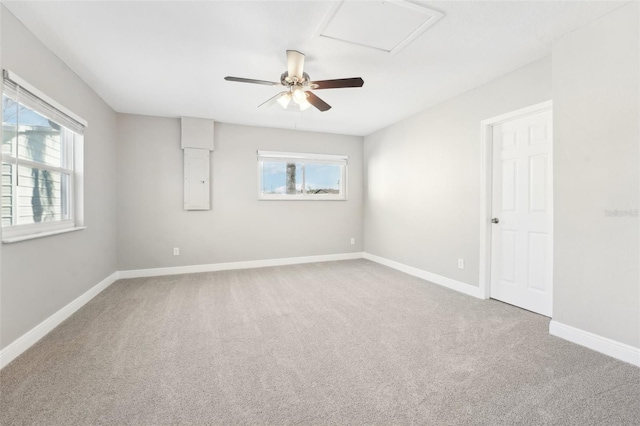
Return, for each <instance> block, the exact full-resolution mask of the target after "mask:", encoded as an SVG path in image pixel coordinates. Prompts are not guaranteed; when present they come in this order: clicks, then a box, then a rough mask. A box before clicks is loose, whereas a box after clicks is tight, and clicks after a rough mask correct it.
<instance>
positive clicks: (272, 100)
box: [258, 91, 289, 108]
mask: <svg viewBox="0 0 640 426" xmlns="http://www.w3.org/2000/svg"><path fill="white" fill-rule="evenodd" d="M288 93H289V91H284V92H280V93H278V94H277V95H275V96H273V97H271V98H269V99H267V100H266V101H264V102H263V103H261V104H260V105H258V108H260V107H263V106H264V107H269V106H271V105H274V104H275V103H276V102H278V99H280V97H281V96H283V95H286V94H288Z"/></svg>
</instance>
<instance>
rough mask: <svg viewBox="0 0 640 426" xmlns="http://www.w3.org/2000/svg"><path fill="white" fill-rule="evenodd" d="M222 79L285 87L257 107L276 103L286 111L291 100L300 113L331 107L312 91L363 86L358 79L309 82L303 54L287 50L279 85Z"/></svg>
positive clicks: (230, 79) (238, 79)
mask: <svg viewBox="0 0 640 426" xmlns="http://www.w3.org/2000/svg"><path fill="white" fill-rule="evenodd" d="M224 79H225V80H227V81H237V82H240V83H253V84H264V85H267V86H281V87H286V89H287V90H285V91H284V92H280V93H278V94H277V95H275V96H274V97H272V98H270V99H269V100H267V101H266V102H263V103H262V104H260V105H259V106H258V107H261V106H270V105H273V104H274V103H276V102H277V103H279V104H280V105H281V106H282V107H283V108H285V109H286V108H287V107H288V106H289V103H290V102H291V100H293V102H294V104H295V105H297V106H298V107H299V109H300V111H304V110H306V109H307V108H309V107H310V106H311V105H313V106H314V107H316V108H317V109H318V110H320V111H322V112H324V111H328V110H329V109H331V105H329V104H328V103H326V102H325V101H323V100H322V99H320V98H319V97H317V96H316V95H315V94H314V93H313V92H312V90H321V89H342V88H345V87H362V85H363V84H364V80H362V78H360V77H355V78H339V79H335V80H321V81H311V79H310V78H309V74H307V73H306V72H304V54H302V53H300V52H298V51H297V50H287V71H285V72H284V73H283V74H282V75H281V76H280V82H279V83H278V82H275V81H266V80H253V79H250V78H241V77H225V78H224Z"/></svg>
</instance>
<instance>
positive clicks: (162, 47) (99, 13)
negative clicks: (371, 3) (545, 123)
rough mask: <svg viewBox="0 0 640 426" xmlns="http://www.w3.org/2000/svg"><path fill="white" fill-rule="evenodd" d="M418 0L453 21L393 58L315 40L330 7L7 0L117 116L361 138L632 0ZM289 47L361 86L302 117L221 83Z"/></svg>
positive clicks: (255, 90) (278, 68) (264, 76)
mask: <svg viewBox="0 0 640 426" xmlns="http://www.w3.org/2000/svg"><path fill="white" fill-rule="evenodd" d="M413 3H417V4H421V5H423V6H426V7H428V8H431V9H434V10H436V11H440V12H442V13H444V17H443V18H442V19H441V20H440V21H438V22H437V23H436V24H435V25H434V26H433V27H431V28H430V29H428V30H427V31H426V32H425V33H424V34H422V35H421V36H419V37H418V38H417V39H416V40H414V41H413V42H412V43H410V44H409V45H408V46H406V47H405V48H403V49H402V50H401V51H400V52H398V53H397V54H395V55H390V54H389V53H387V52H383V51H380V50H375V49H370V48H365V47H359V46H356V45H353V44H349V43H345V42H341V41H337V40H332V39H328V38H325V37H318V36H316V35H315V33H316V31H317V29H318V27H319V26H320V25H321V24H322V22H323V19H324V17H325V15H326V14H327V12H328V11H329V10H330V9H331V7H332V5H333V2H330V1H275V2H274V1H235V2H233V1H227V2H223V1H209V2H204V1H199V2H191V1H165V2H156V1H128V2H124V1H122V2H119V1H69V2H58V1H44V2H43V1H35V2H31V1H18V2H11V1H3V4H4V5H5V6H6V7H7V8H8V9H9V10H10V11H11V12H12V13H13V14H14V15H15V16H16V17H17V18H18V19H20V20H21V21H22V22H23V23H24V24H25V25H26V26H27V27H28V28H29V29H30V30H31V31H32V32H33V33H34V34H35V35H36V36H37V37H38V38H39V39H40V40H42V41H43V43H44V44H46V45H47V46H48V47H49V49H51V50H52V51H53V52H54V53H55V54H56V55H58V56H59V57H60V58H61V59H62V60H63V61H64V62H65V63H67V64H68V65H69V67H71V68H72V69H73V70H74V71H75V72H76V73H77V74H78V75H79V76H80V77H81V78H82V79H83V80H84V81H86V82H87V83H88V84H89V85H90V86H91V87H92V88H93V89H94V90H95V91H96V92H97V93H98V94H99V95H100V96H101V97H102V98H103V99H104V100H105V101H106V102H107V103H108V104H109V105H110V106H111V107H113V108H114V109H115V110H116V111H118V112H122V113H132V114H144V115H156V116H164V117H180V116H193V117H203V118H212V119H214V120H216V121H222V122H227V123H238V124H249V125H257V126H267V127H282V128H297V129H302V130H314V131H322V132H330V133H344V134H352V135H367V134H369V133H372V132H374V131H376V130H378V129H380V128H383V127H385V126H387V125H389V124H392V123H394V122H397V121H399V120H401V119H403V118H405V117H408V116H410V115H413V114H415V113H417V112H419V111H421V110H423V109H426V108H428V107H430V106H433V105H435V104H438V103H440V102H442V101H444V100H446V99H449V98H451V97H453V96H455V95H458V94H460V93H463V92H465V91H467V90H470V89H472V88H474V87H477V86H479V85H481V84H483V83H485V82H488V81H490V80H492V79H494V78H496V77H499V76H501V75H504V74H506V73H508V72H510V71H512V70H515V69H517V68H519V67H521V66H523V65H526V64H528V63H531V62H533V61H536V60H538V59H541V58H543V57H545V56H548V55H549V54H550V53H551V42H552V41H553V40H554V39H555V38H557V37H559V36H562V35H564V34H567V33H569V32H571V31H573V30H575V29H577V28H579V27H581V26H584V25H585V24H586V23H588V22H590V21H593V20H594V19H596V18H597V17H599V16H602V15H604V14H606V13H608V12H610V11H612V10H614V9H616V8H618V7H620V6H622V5H623V4H625V3H627V2H626V1H624V2H613V1H603V2H598V1H567V2H559V1H537V2H524V1H472V2H462V1H426V2H424V1H414V2H413ZM366 20H367V16H366V15H361V16H354V17H353V23H354V25H364V24H365V23H366ZM359 22H361V24H359ZM287 49H295V50H299V51H301V52H303V53H305V54H306V55H307V56H306V63H305V71H306V72H307V73H308V74H309V75H310V77H311V79H312V80H325V79H333V78H347V77H362V78H363V79H364V81H365V83H364V87H362V88H351V89H331V90H322V91H317V92H316V94H317V95H318V96H320V97H321V98H322V99H324V100H325V101H326V102H327V103H329V104H330V105H332V106H333V108H332V109H331V110H329V111H327V112H324V113H322V112H319V111H317V110H315V109H313V108H310V109H309V110H307V111H305V112H292V111H285V110H282V109H281V108H280V107H279V106H278V105H277V104H276V105H274V106H272V107H270V108H267V109H265V108H260V109H258V108H257V106H258V105H259V104H261V103H262V102H263V101H265V100H266V99H268V98H270V97H271V96H273V95H275V94H276V93H278V92H279V91H280V90H281V88H278V87H269V86H260V85H252V84H242V83H234V82H227V81H225V80H224V79H223V78H224V77H225V76H227V75H230V76H237V77H247V78H254V79H260V80H271V81H279V78H280V74H281V73H283V72H284V71H285V70H286V60H285V59H286V56H285V50H287Z"/></svg>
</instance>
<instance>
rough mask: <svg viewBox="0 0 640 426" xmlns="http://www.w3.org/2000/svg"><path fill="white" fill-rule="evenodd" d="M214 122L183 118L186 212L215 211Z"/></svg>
mask: <svg viewBox="0 0 640 426" xmlns="http://www.w3.org/2000/svg"><path fill="white" fill-rule="evenodd" d="M213 128H214V121H213V120H207V119H204V118H193V117H182V119H181V139H180V146H181V147H182V149H183V150H184V209H185V210H209V209H210V208H211V201H210V198H211V188H210V182H209V181H210V176H211V170H210V169H211V166H210V161H211V160H210V159H211V151H213Z"/></svg>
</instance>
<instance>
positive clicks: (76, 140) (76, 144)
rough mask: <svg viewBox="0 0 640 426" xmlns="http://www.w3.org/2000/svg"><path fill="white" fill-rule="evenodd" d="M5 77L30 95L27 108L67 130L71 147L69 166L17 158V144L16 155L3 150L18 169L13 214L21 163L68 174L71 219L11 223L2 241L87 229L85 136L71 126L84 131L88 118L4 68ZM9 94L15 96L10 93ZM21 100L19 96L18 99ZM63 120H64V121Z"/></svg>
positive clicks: (14, 240) (14, 212)
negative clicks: (39, 105) (40, 106)
mask: <svg viewBox="0 0 640 426" xmlns="http://www.w3.org/2000/svg"><path fill="white" fill-rule="evenodd" d="M3 77H4V80H5V81H6V80H10V81H11V82H12V83H14V84H15V85H17V86H19V90H20V91H27V92H29V94H30V96H31V99H32V100H31V102H28V103H24V104H23V105H25V106H27V107H28V108H31V109H33V110H34V111H36V112H37V113H39V114H41V115H43V116H45V117H47V118H49V119H50V120H52V121H54V122H56V123H57V124H59V125H60V126H61V127H62V128H63V129H64V130H63V132H64V133H65V135H64V137H65V142H67V146H65V148H66V149H68V151H67V152H66V153H65V155H67V158H66V167H56V166H50V165H46V164H42V163H39V162H34V161H30V160H26V159H19V158H16V157H17V156H18V150H17V146H16V147H14V150H13V153H14V155H15V157H14V156H13V155H11V156H8V155H7V154H2V161H3V162H6V163H10V164H13V165H15V171H14V173H13V176H12V179H13V182H12V187H13V188H14V191H13V194H14V197H16V200H15V201H14V202H13V204H12V208H13V211H12V217H13V218H17V191H16V188H17V182H16V180H17V177H18V166H27V167H37V168H39V169H41V170H49V171H54V172H60V173H64V174H69V190H68V194H67V195H68V201H67V203H66V204H67V209H68V216H69V217H68V219H65V220H56V221H46V222H39V223H31V224H23V225H18V224H14V225H8V226H3V227H2V242H3V243H14V242H18V241H24V240H29V239H33V238H40V237H45V236H50V235H56V234H61V233H66V232H71V231H77V230H81V229H85V228H86V227H85V226H84V207H83V205H84V180H83V175H84V173H83V172H84V168H83V158H84V136H83V135H82V134H79V133H76V132H75V131H73V130H72V129H70V127H73V128H74V129H75V130H79V131H81V132H83V131H84V128H85V127H87V122H86V121H85V120H84V119H82V118H81V117H79V116H78V115H76V114H74V113H72V112H71V111H69V110H68V109H66V108H65V107H64V106H62V105H60V104H59V103H57V102H56V101H54V100H53V99H51V98H50V97H48V96H47V95H45V94H44V93H42V92H41V91H40V90H38V89H37V88H35V87H33V86H32V85H30V84H29V83H27V82H26V81H25V80H23V79H22V78H20V77H18V76H17V75H16V74H15V73H13V72H11V71H8V70H4V72H3ZM5 92H6V90H3V94H5ZM8 96H9V97H11V98H14V96H11V95H10V94H8ZM34 98H37V101H38V102H42V105H43V106H42V108H38V105H36V104H34V102H33V99H34ZM18 102H19V103H22V102H20V99H18ZM65 120H73V122H74V123H73V126H69V125H65V124H66V122H65ZM61 121H62V122H61Z"/></svg>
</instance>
